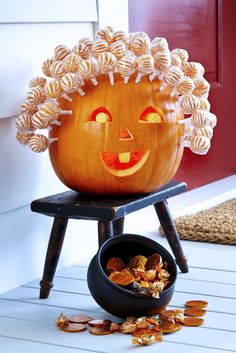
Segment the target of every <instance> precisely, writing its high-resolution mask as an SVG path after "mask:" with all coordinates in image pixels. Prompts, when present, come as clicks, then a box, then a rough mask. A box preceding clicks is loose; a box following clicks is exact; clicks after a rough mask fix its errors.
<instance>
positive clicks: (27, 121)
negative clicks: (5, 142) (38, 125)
mask: <svg viewBox="0 0 236 353" xmlns="http://www.w3.org/2000/svg"><path fill="white" fill-rule="evenodd" d="M15 124H16V128H17V130H20V131H32V130H34V127H33V124H32V118H31V115H29V114H26V113H25V114H21V115H19V116H18V117H17V118H16V121H15Z"/></svg>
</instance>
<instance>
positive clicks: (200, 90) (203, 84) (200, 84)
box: [193, 77, 210, 98]
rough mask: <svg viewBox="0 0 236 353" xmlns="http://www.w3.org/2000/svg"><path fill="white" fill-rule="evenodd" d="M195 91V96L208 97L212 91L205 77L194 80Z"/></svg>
mask: <svg viewBox="0 0 236 353" xmlns="http://www.w3.org/2000/svg"><path fill="white" fill-rule="evenodd" d="M194 86H195V87H194V90H193V94H195V96H198V97H205V98H207V97H208V94H209V91H210V84H209V82H207V80H205V78H203V77H197V78H196V79H195V80H194Z"/></svg>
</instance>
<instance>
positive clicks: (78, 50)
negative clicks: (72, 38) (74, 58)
mask: <svg viewBox="0 0 236 353" xmlns="http://www.w3.org/2000/svg"><path fill="white" fill-rule="evenodd" d="M72 50H73V52H75V54H77V55H79V56H80V57H81V58H83V59H88V57H89V53H90V49H89V47H88V46H87V45H86V44H84V43H78V44H76V45H75V46H74V47H73V49H72Z"/></svg>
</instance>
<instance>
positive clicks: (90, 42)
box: [79, 37, 93, 49]
mask: <svg viewBox="0 0 236 353" xmlns="http://www.w3.org/2000/svg"><path fill="white" fill-rule="evenodd" d="M79 43H80V44H85V45H87V47H88V48H89V49H92V46H93V40H92V39H91V38H89V37H83V38H81V39H80V40H79Z"/></svg>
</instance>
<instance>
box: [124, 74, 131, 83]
mask: <svg viewBox="0 0 236 353" xmlns="http://www.w3.org/2000/svg"><path fill="white" fill-rule="evenodd" d="M129 78H130V76H125V77H124V84H127V83H128V81H129Z"/></svg>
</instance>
